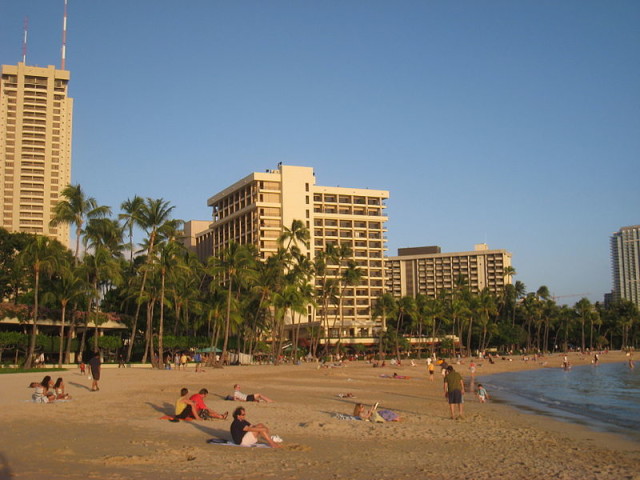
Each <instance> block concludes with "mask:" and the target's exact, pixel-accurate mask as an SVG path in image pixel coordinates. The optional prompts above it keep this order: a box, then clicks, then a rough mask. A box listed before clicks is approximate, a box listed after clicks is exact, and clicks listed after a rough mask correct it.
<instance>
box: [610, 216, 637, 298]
mask: <svg viewBox="0 0 640 480" xmlns="http://www.w3.org/2000/svg"><path fill="white" fill-rule="evenodd" d="M611 271H612V274H613V292H612V294H613V295H612V296H613V298H614V299H616V300H629V301H631V302H633V303H635V304H636V306H637V307H639V308H640V225H632V226H629V227H622V228H621V229H620V230H618V231H617V232H615V233H614V234H613V235H612V236H611Z"/></svg>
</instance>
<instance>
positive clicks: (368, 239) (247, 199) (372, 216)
mask: <svg viewBox="0 0 640 480" xmlns="http://www.w3.org/2000/svg"><path fill="white" fill-rule="evenodd" d="M387 198H389V192H387V191H385V190H370V189H359V188H344V187H321V186H318V185H316V184H315V174H314V172H313V168H311V167H300V166H290V165H282V164H280V165H278V168H277V169H276V170H267V171H266V172H254V173H252V174H250V175H249V176H247V177H245V178H243V179H242V180H239V181H238V182H236V183H234V184H233V185H231V186H229V187H227V188H226V189H224V190H222V191H221V192H219V193H217V194H216V195H214V196H213V197H211V198H209V200H208V202H207V204H208V205H209V206H210V207H212V208H213V222H212V223H211V225H210V226H209V228H208V229H207V230H206V231H204V232H201V233H198V234H196V249H197V253H198V257H199V258H200V259H201V260H205V259H206V258H207V257H209V256H211V255H215V254H217V253H218V252H220V250H221V249H223V248H225V247H226V246H227V245H229V243H230V242H232V241H233V242H236V243H240V244H251V245H254V246H255V247H256V249H257V251H258V254H259V256H260V257H262V258H268V257H269V256H270V255H272V254H274V253H276V251H277V249H278V237H279V236H280V235H281V234H282V232H283V229H284V228H285V227H291V225H292V222H293V221H294V220H301V221H302V222H304V224H305V225H306V227H307V228H308V230H309V233H310V242H309V244H310V247H309V248H308V249H307V248H306V247H305V246H303V245H300V248H301V250H302V252H303V254H305V255H307V257H308V258H309V259H310V260H314V259H315V257H316V255H317V254H318V253H320V252H322V251H323V250H325V249H326V247H327V245H329V244H333V245H336V246H338V245H342V244H347V245H348V246H349V247H350V248H351V252H352V253H351V258H350V260H353V261H355V262H356V264H357V265H358V267H359V268H360V270H361V272H362V279H361V281H360V283H359V284H358V285H355V286H349V287H347V288H346V289H345V291H344V292H343V296H342V306H343V307H342V312H341V313H342V317H343V318H344V323H342V322H338V323H337V324H336V323H335V322H334V319H335V318H338V315H340V312H339V309H338V306H336V305H333V304H332V305H330V306H329V307H328V308H327V312H323V311H322V308H323V307H322V306H318V307H317V310H316V309H314V308H313V307H311V306H309V308H308V315H307V320H308V321H309V322H317V321H318V315H322V314H323V313H326V314H327V315H328V316H329V318H331V320H332V326H331V332H330V333H331V336H332V337H333V338H334V339H335V338H337V336H338V334H337V330H336V329H337V328H338V326H340V325H344V330H343V332H342V341H343V342H344V343H366V342H365V339H368V340H370V341H372V342H373V336H374V335H377V333H375V332H377V328H379V327H380V322H379V321H377V320H373V319H372V314H371V307H372V304H373V300H374V299H375V298H377V297H379V296H380V295H382V293H383V289H384V263H383V262H384V252H385V251H386V237H385V232H386V227H385V222H386V221H387V217H386V216H385V211H384V210H385V203H384V202H385V200H386V199H387ZM327 274H328V277H329V278H338V277H339V276H340V275H341V267H339V266H337V265H329V266H328V269H327ZM318 281H319V279H316V284H318ZM334 324H335V325H336V326H333V325H334ZM334 341H335V340H334Z"/></svg>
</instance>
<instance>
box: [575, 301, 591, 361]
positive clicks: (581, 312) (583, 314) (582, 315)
mask: <svg viewBox="0 0 640 480" xmlns="http://www.w3.org/2000/svg"><path fill="white" fill-rule="evenodd" d="M574 309H575V311H576V314H577V315H578V318H579V319H580V333H581V335H580V338H581V340H582V342H581V345H582V351H583V352H584V351H585V349H586V338H585V332H584V327H585V324H586V322H587V321H588V320H591V316H592V315H593V305H592V304H591V302H590V301H589V299H588V298H581V299H580V300H579V301H578V303H576V305H575V307H574Z"/></svg>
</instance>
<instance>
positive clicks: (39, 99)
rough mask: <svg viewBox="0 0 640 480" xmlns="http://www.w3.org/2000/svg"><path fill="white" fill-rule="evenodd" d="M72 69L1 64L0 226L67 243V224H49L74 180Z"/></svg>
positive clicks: (12, 230)
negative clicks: (0, 205)
mask: <svg viewBox="0 0 640 480" xmlns="http://www.w3.org/2000/svg"><path fill="white" fill-rule="evenodd" d="M69 78H70V73H69V71H67V70H58V69H56V68H55V67H54V66H49V67H46V68H42V67H30V66H27V65H25V64H24V63H22V62H21V63H18V64H17V65H2V75H1V76H0V199H1V202H2V208H1V209H0V226H1V227H3V228H5V229H7V230H8V231H10V232H27V233H36V234H41V235H46V236H49V237H51V238H55V239H57V240H59V241H60V242H62V243H63V244H64V245H67V246H68V245H69V227H68V226H67V225H66V224H60V225H57V226H56V227H51V226H50V225H49V222H50V221H51V219H52V216H53V209H54V207H55V205H56V204H57V203H58V201H59V200H60V193H61V192H62V190H63V189H64V188H65V187H66V186H67V185H68V184H69V182H70V181H71V134H72V123H73V99H71V98H69V96H68V86H69Z"/></svg>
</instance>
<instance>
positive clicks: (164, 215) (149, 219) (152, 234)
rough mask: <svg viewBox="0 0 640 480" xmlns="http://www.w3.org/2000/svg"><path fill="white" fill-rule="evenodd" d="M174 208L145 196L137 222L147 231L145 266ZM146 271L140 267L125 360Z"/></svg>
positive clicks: (130, 350)
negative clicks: (160, 230)
mask: <svg viewBox="0 0 640 480" xmlns="http://www.w3.org/2000/svg"><path fill="white" fill-rule="evenodd" d="M174 208H175V207H173V206H170V205H169V202H166V201H165V200H163V199H162V198H158V199H152V198H149V197H147V199H146V200H145V203H144V205H142V206H141V207H140V209H139V211H138V215H137V218H138V220H137V221H138V224H139V225H140V226H141V227H142V229H143V230H144V231H145V232H146V233H147V261H146V263H147V266H148V265H149V264H151V262H152V261H153V255H154V252H155V250H154V249H155V244H156V239H157V236H158V230H159V229H160V227H161V226H162V225H163V224H164V223H166V222H168V221H170V217H171V212H172V211H173V209H174ZM148 272H149V269H148V268H143V269H142V281H141V283H140V292H139V294H138V299H137V304H136V313H135V315H134V317H133V324H132V326H131V338H130V340H129V348H128V350H127V362H129V361H130V360H131V352H132V351H133V344H134V342H135V336H136V329H137V327H138V318H139V316H140V307H141V306H142V302H143V296H144V289H145V286H146V283H147V275H148Z"/></svg>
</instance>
